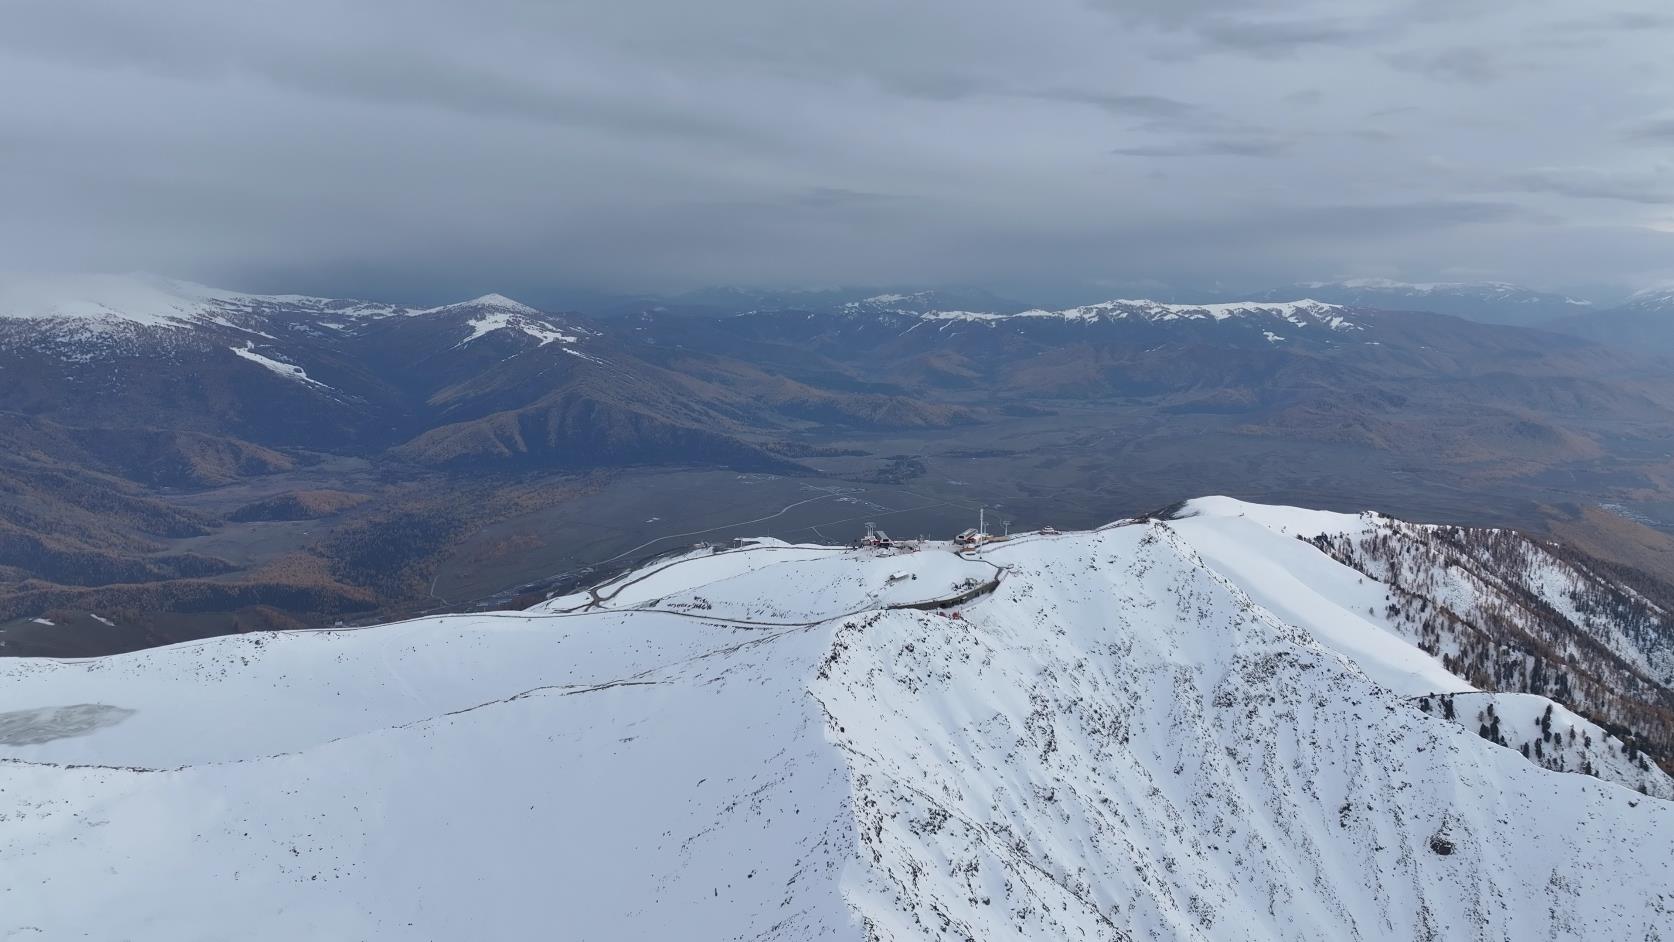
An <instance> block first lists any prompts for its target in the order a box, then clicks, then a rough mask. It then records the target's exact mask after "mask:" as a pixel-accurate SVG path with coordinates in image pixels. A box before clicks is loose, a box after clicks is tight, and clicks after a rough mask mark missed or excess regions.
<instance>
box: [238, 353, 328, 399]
mask: <svg viewBox="0 0 1674 942" xmlns="http://www.w3.org/2000/svg"><path fill="white" fill-rule="evenodd" d="M228 349H230V350H232V352H234V353H236V354H238V355H239V356H240V357H243V358H244V359H246V360H249V361H250V362H251V363H255V364H257V365H258V366H262V367H265V368H266V369H269V370H272V371H273V372H275V373H278V374H279V375H280V376H283V377H285V378H286V379H290V380H295V381H297V382H299V383H303V384H305V385H308V386H316V387H318V388H320V389H330V388H331V387H330V386H327V385H326V384H325V383H322V382H320V381H319V380H317V379H313V378H311V377H309V375H308V373H307V371H306V370H304V369H303V368H302V367H300V366H297V365H296V364H294V363H285V362H283V361H280V360H275V359H273V358H272V357H265V356H262V355H261V354H259V353H257V352H256V349H255V344H254V343H247V344H245V345H244V346H242V347H229V348H228Z"/></svg>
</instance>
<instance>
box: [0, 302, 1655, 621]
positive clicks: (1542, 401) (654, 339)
mask: <svg viewBox="0 0 1674 942" xmlns="http://www.w3.org/2000/svg"><path fill="white" fill-rule="evenodd" d="M1385 290H1387V286H1386V289H1385ZM1314 293H1316V294H1319V293H1325V292H1319V291H1316V292H1314ZM1442 295H1447V296H1452V294H1451V293H1449V292H1432V294H1431V296H1432V297H1439V296H1442ZM1385 298H1386V301H1387V300H1388V298H1387V295H1386V296H1385ZM1649 303H1650V301H1649V300H1647V301H1646V304H1647V305H1648V304H1649ZM1386 308H1387V304H1384V305H1378V306H1366V305H1358V304H1345V303H1337V302H1331V301H1328V300H1322V299H1317V298H1316V299H1311V300H1296V299H1286V300H1273V301H1266V300H1263V301H1230V302H1217V303H1205V304H1182V303H1164V302H1157V301H1150V300H1143V299H1123V300H1112V301H1106V302H1101V303H1096V304H1088V305H1082V306H1077V307H1072V308H1062V309H1051V310H1049V309H1040V308H1032V307H1029V306H1027V305H1023V304H1016V303H1011V302H1005V301H1003V300H1001V299H996V298H994V297H992V296H988V295H983V294H980V293H973V292H955V291H931V292H911V291H892V292H882V293H878V292H873V293H864V292H862V291H858V290H852V291H831V292H797V293H791V294H788V295H784V294H780V295H773V294H764V293H750V292H711V293H708V294H704V295H701V296H693V297H689V298H687V299H685V300H684V301H678V300H671V301H666V302H657V303H646V304H634V305H628V306H625V307H623V308H621V309H618V310H615V311H613V312H610V313H608V314H605V315H599V316H594V317H587V316H582V315H579V314H560V313H554V312H550V311H542V310H539V309H537V308H535V307H532V306H529V305H525V304H522V303H519V302H517V301H515V300H512V299H510V298H507V297H504V296H502V295H498V294H489V295H485V296H482V297H478V298H474V299H471V300H468V301H463V302H458V303H453V304H445V305H441V306H436V307H409V306H402V305H392V304H384V303H378V302H372V301H360V300H346V299H329V298H316V297H308V296H302V295H256V294H247V293H241V292H233V291H224V290H220V289H214V288H208V287H205V286H202V285H196V284H191V283H188V282H180V281H173V280H169V279H161V278H153V277H145V276H75V277H57V278H28V279H26V278H15V277H14V278H9V279H0V434H4V436H5V437H6V440H7V441H8V442H9V443H10V444H11V446H12V447H10V448H8V449H6V450H4V451H3V452H0V577H5V579H6V585H5V587H4V588H0V623H4V622H5V621H6V619H17V618H28V617H35V616H38V615H39V614H40V613H42V612H45V611H49V610H53V609H55V608H63V607H65V606H72V605H82V604H83V603H86V602H88V600H90V599H101V600H103V601H102V602H101V603H100V604H103V605H107V606H112V605H114V606H120V607H121V608H122V609H123V610H124V611H128V612H133V613H140V614H143V613H147V612H157V611H169V610H178V608H179V607H180V606H192V607H194V610H197V611H206V612H229V611H244V610H246V609H249V608H250V607H251V606H257V607H263V606H265V608H262V614H261V615H260V618H261V619H263V620H264V623H265V622H271V621H272V620H273V619H280V621H281V623H282V622H283V618H289V617H292V616H293V615H294V614H295V613H306V616H305V617H307V618H318V617H322V616H329V615H332V614H335V613H341V612H351V611H367V610H370V609H376V608H379V607H380V606H383V605H386V604H389V603H391V602H392V601H394V600H396V599H409V600H410V599H411V596H412V594H413V593H414V592H415V591H417V588H416V587H418V586H420V585H421V583H422V578H421V575H422V572H423V571H424V568H423V567H424V566H425V565H426V563H425V560H426V559H428V558H430V554H434V553H436V552H439V551H440V550H441V549H442V548H444V547H445V546H447V545H449V543H448V541H449V540H450V539H452V538H453V535H456V534H457V533H459V532H462V531H463V530H465V529H467V528H468V527H469V526H470V518H469V516H468V515H464V514H462V513H460V512H459V509H458V507H457V506H454V505H451V504H450V502H449V500H448V498H447V496H446V495H447V494H448V493H449V490H448V489H449V488H455V487H461V486H464V485H463V484H461V483H460V482H473V483H472V486H477V485H476V483H474V482H482V481H488V480H490V479H492V480H493V481H496V482H509V481H513V480H518V478H517V477H516V476H519V475H541V474H551V473H558V474H564V475H576V474H583V473H587V472H592V471H613V470H619V469H624V468H635V467H669V468H692V467H697V468H725V469H731V470H734V471H750V472H769V473H774V474H784V475H806V476H818V475H819V474H821V473H823V472H820V471H816V470H815V468H816V467H818V466H819V465H820V464H821V463H822V462H820V461H816V460H813V459H815V458H820V457H822V456H823V457H829V456H830V453H831V443H832V441H833V439H835V438H839V437H842V436H845V435H846V436H848V437H850V438H853V437H857V436H858V437H866V436H871V437H874V438H878V437H885V438H887V437H891V436H892V437H893V438H892V439H891V440H892V441H893V442H894V444H891V445H888V446H886V447H889V448H891V449H893V450H892V451H891V452H888V453H887V454H889V455H892V456H893V457H889V458H887V460H885V461H884V462H883V467H882V468H880V469H874V470H873V471H867V472H855V473H863V474H866V475H884V476H886V477H888V478H889V479H891V480H893V479H895V478H897V477H899V476H900V475H902V474H912V473H923V472H922V470H921V469H922V464H921V463H920V464H917V465H915V464H914V463H913V460H912V456H911V454H902V453H901V452H902V451H903V450H904V449H906V450H910V449H912V447H913V446H912V444H911V443H912V441H913V440H914V439H915V437H916V436H919V435H921V434H929V433H932V432H937V433H941V432H946V431H947V430H956V429H960V428H964V427H973V428H980V427H982V426H984V425H991V424H1003V423H1014V422H1016V421H1017V420H1019V419H1029V418H1030V417H1041V418H1043V419H1044V418H1045V417H1050V416H1053V415H1055V414H1056V413H1058V412H1060V411H1063V410H1065V409H1066V408H1067V409H1070V410H1071V411H1073V412H1075V413H1076V414H1077V415H1083V416H1086V417H1087V418H1083V419H1079V420H1070V419H1054V420H1053V421H1052V422H1051V423H1050V424H1051V426H1052V428H1054V429H1057V430H1060V431H1055V432H1054V433H1053V434H1064V435H1070V436H1074V435H1076V434H1077V433H1076V432H1075V431H1073V426H1074V425H1075V423H1076V422H1077V421H1079V422H1083V423H1092V424H1093V425H1096V426H1097V427H1098V428H1099V429H1100V431H1098V432H1097V433H1096V434H1095V433H1093V432H1090V431H1089V432H1087V433H1086V434H1087V435H1088V436H1090V437H1089V438H1088V441H1095V442H1101V441H1111V440H1114V441H1120V438H1119V437H1118V438H1116V439H1111V438H1110V436H1111V435H1113V434H1118V432H1117V431H1114V430H1138V429H1151V430H1156V429H1159V428H1161V429H1167V428H1188V427H1189V428H1194V429H1200V430H1201V432H1202V433H1203V434H1224V435H1235V436H1240V437H1244V438H1260V439H1265V440H1270V441H1274V442H1283V443H1298V446H1299V447H1300V443H1306V445H1307V447H1308V448H1312V449H1324V450H1332V451H1337V452H1340V451H1343V450H1345V449H1349V450H1366V451H1371V452H1377V453H1388V454H1400V455H1410V456H1411V460H1412V461H1414V462H1422V463H1427V464H1428V465H1429V466H1431V467H1438V466H1441V465H1442V464H1447V465H1449V466H1455V465H1456V466H1457V467H1459V468H1461V469H1485V468H1492V469H1502V470H1501V471H1499V472H1497V473H1507V469H1509V473H1515V474H1518V475H1527V476H1531V477H1535V476H1539V475H1560V474H1565V475H1572V474H1574V473H1575V468H1577V467H1592V466H1593V464H1596V463H1599V462H1604V463H1609V462H1611V461H1614V460H1615V459H1614V458H1613V456H1614V455H1616V454H1617V453H1618V452H1619V451H1621V450H1623V449H1625V450H1626V451H1627V452H1628V453H1631V454H1662V453H1664V451H1666V448H1665V447H1664V441H1665V439H1667V438H1668V437H1669V434H1670V430H1671V429H1674V376H1670V375H1669V373H1668V371H1667V370H1666V369H1665V368H1663V367H1661V366H1660V365H1659V364H1656V363H1654V362H1651V361H1648V360H1643V359H1641V358H1638V357H1635V356H1633V355H1628V354H1623V353H1621V352H1618V351H1612V350H1609V349H1606V348H1605V347H1603V346H1601V345H1599V344H1597V343H1592V342H1589V341H1587V340H1583V339H1579V338H1574V337H1566V336H1563V335H1560V334H1555V333H1547V332H1540V331H1532V330H1525V329H1516V328H1510V327H1506V326H1501V325H1495V324H1485V323H1477V322H1472V321H1468V320H1463V319H1460V318H1458V317H1453V316H1447V315H1444V314H1436V313H1426V312H1421V311H1392V310H1388V309H1386ZM1119 434H1131V432H1128V431H1123V432H1120V433H1119ZM1078 447H1080V446H1078ZM837 451H838V453H846V454H851V455H852V454H853V453H854V452H855V451H856V448H855V446H854V445H853V444H852V443H845V444H842V445H841V446H840V447H838V449H837ZM860 453H861V454H865V453H866V452H865V450H864V449H862V450H861V451H860ZM337 467H341V468H345V469H349V471H346V472H341V473H337V472H333V473H326V472H325V471H324V470H320V471H317V472H316V471H313V470H311V469H325V468H337ZM914 468H920V470H917V471H914V470H913V469H914ZM1560 469H1562V470H1560ZM346 473H347V474H350V475H351V476H358V477H356V480H358V481H360V483H358V484H354V485H350V484H347V483H345V478H344V474H346ZM1472 473H1478V472H1472ZM1613 473H1614V474H1616V476H1617V479H1621V480H1638V479H1636V478H1632V477H1631V475H1628V473H1627V472H1622V471H1616V472H1613ZM1635 473H1636V472H1635ZM426 475H432V476H434V475H441V476H444V478H445V479H446V480H445V481H442V482H439V483H437V484H435V485H434V486H431V487H428V488H422V487H410V486H408V484H407V482H412V481H416V480H419V479H424V476H426ZM1624 475H1628V476H1625V477H1624ZM292 478H295V479H297V480H298V484H297V485H296V486H295V487H294V488H293V489H292V490H286V491H279V492H276V491H275V489H274V488H273V487H271V486H265V485H264V486H263V487H261V488H256V489H254V490H251V491H249V496H248V497H247V498H245V499H243V500H241V501H240V502H238V503H235V504H233V505H231V506H226V507H223V506H222V505H221V504H220V503H218V502H211V503H213V509H206V506H209V505H208V504H206V502H205V500H203V499H200V498H197V497H190V496H189V495H192V494H198V493H201V492H203V491H205V490H206V489H207V490H210V491H214V492H216V493H221V492H228V493H241V491H240V488H243V487H245V486H246V485H248V484H250V483H251V482H258V481H263V480H271V479H286V480H289V479H292ZM867 479H868V480H872V479H875V478H867ZM482 486H490V485H482ZM502 486H503V485H502V484H501V483H495V484H493V485H492V487H493V488H502ZM504 486H506V487H509V486H510V484H505V485H504ZM1640 486H1641V487H1642V488H1646V487H1648V488H1654V485H1653V484H1642V485H1640ZM495 493H497V494H498V493H502V491H499V490H497V491H495ZM508 493H509V492H508ZM1647 493H1648V491H1647ZM518 500H521V501H525V502H526V501H527V500H528V498H527V497H520V498H518ZM217 501H219V499H217ZM421 505H422V507H423V508H424V509H423V514H424V517H423V519H422V520H419V519H417V518H415V517H413V516H412V515H413V514H415V513H418V511H417V510H415V509H414V508H415V507H420V506H421ZM519 506H524V505H519ZM403 515H406V516H403ZM314 518H320V519H330V520H334V521H339V522H345V521H362V522H366V521H370V523H367V526H372V527H373V529H372V530H369V531H367V532H364V533H360V532H358V531H357V535H355V536H354V537H353V539H352V540H351V539H350V538H349V537H347V536H342V535H341V534H339V533H338V530H337V529H333V528H329V527H322V532H324V533H327V534H330V535H328V536H322V537H318V538H317V539H321V540H326V542H325V543H319V544H317V545H298V546H296V547H293V548H294V549H295V551H296V553H299V554H300V555H293V556H291V557H288V558H287V559H288V561H287V562H286V563H285V564H284V566H283V567H282V568H278V569H276V568H274V567H275V566H277V565H278V564H277V563H273V562H271V561H269V562H262V560H263V559H267V558H268V557H265V556H262V555H261V553H267V552H269V551H267V550H262V551H261V553H256V552H254V551H250V550H247V549H245V548H244V544H243V543H241V542H240V541H238V540H236V539H233V538H232V537H230V536H229V535H228V534H229V532H231V531H233V530H236V529H237V527H238V526H240V525H244V524H248V523H250V522H260V521H265V520H274V519H314ZM334 526H335V525H334ZM380 528H382V529H380ZM298 538H299V539H300V536H299V537H298ZM229 541H231V542H230V543H229ZM332 541H335V542H332ZM273 552H278V550H274V551H273ZM393 554H406V555H405V556H404V557H403V558H405V559H407V561H408V562H407V563H406V564H404V565H407V566H408V569H403V570H402V571H403V572H404V573H406V574H405V575H403V576H402V577H401V578H400V579H394V580H390V579H385V580H384V581H383V582H381V583H379V584H378V585H373V584H372V583H371V582H368V581H367V580H368V579H374V578H376V577H377V573H379V572H384V571H388V570H390V569H391V568H392V567H391V565H390V564H389V563H388V561H389V560H390V559H391V558H393ZM262 566H266V567H267V568H266V569H261V567H262ZM257 569H261V572H262V574H261V575H260V576H259V578H258V577H256V576H252V575H251V573H252V572H254V571H256V570H257ZM251 579H255V580H256V581H255V582H251V581H250V580H251ZM84 607H89V606H88V605H84ZM285 613H290V614H285ZM281 616H283V617H281ZM134 621H135V622H141V621H143V618H141V617H138V615H136V617H135V619H134ZM171 624H174V625H175V626H176V627H178V623H171ZM217 624H223V623H221V622H218V623H217ZM170 630H174V628H171V629H170ZM136 643H137V640H136Z"/></svg>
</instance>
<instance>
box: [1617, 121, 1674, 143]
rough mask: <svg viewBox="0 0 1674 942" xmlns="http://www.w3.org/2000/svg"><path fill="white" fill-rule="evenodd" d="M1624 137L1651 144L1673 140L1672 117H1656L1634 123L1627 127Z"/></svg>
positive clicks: (1673, 126)
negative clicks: (1655, 118) (1652, 119)
mask: <svg viewBox="0 0 1674 942" xmlns="http://www.w3.org/2000/svg"><path fill="white" fill-rule="evenodd" d="M1626 137H1627V139H1628V140H1631V141H1643V142H1648V143H1653V144H1666V143H1670V142H1674V118H1658V119H1657V120H1654V121H1646V122H1644V123H1641V124H1637V125H1634V126H1633V127H1631V128H1629V129H1628V131H1627V134H1626Z"/></svg>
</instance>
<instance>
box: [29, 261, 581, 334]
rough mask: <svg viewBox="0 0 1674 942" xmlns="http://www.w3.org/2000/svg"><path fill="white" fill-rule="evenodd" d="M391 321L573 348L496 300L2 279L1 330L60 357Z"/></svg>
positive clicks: (143, 281) (138, 280)
mask: <svg viewBox="0 0 1674 942" xmlns="http://www.w3.org/2000/svg"><path fill="white" fill-rule="evenodd" d="M391 317H432V318H447V317H464V318H468V326H469V328H470V330H471V331H472V333H471V334H470V335H469V336H467V337H466V338H465V340H462V341H461V345H463V344H464V343H468V342H470V341H471V340H475V339H476V338H478V337H481V336H483V335H485V334H488V333H491V332H493V331H497V330H513V331H518V332H522V333H524V334H527V335H529V336H530V337H533V338H535V339H536V340H538V341H540V342H541V343H543V344H544V343H550V342H553V341H560V342H563V343H575V342H577V341H578V340H579V339H580V337H579V335H578V332H577V331H574V330H566V329H563V328H562V327H555V326H554V325H553V324H552V322H551V317H550V315H547V314H545V313H543V312H541V311H539V310H537V309H535V308H533V307H530V306H529V305H527V304H523V303H521V302H518V301H514V300H512V299H511V298H508V297H506V296H505V295H501V294H486V295H483V296H482V297H480V298H473V299H471V300H469V301H460V302H457V303H454V304H444V305H441V306H438V307H429V308H416V307H406V306H402V305H396V304H384V303H379V302H374V301H357V300H346V299H338V298H317V297H309V296H306V295H296V294H276V295H264V294H249V293H245V292H240V291H227V290H224V289H221V288H211V287H208V286H207V285H200V284H196V283H193V282H189V281H181V280H178V279H172V278H162V277H158V276H155V275H145V274H133V275H97V274H94V275H83V274H74V275H34V276H22V275H6V276H3V277H0V323H3V322H5V321H28V322H31V325H32V326H31V331H32V334H33V336H34V337H35V338H36V339H37V340H56V341H57V342H56V344H54V346H57V347H59V348H63V347H66V346H74V345H77V344H79V345H81V346H82V347H84V348H113V347H114V348H120V347H123V346H129V345H131V344H132V343H133V342H134V340H135V339H136V337H139V336H145V337H148V338H149V339H150V340H151V341H152V342H168V341H169V338H168V336H167V334H170V333H173V334H176V335H177V336H176V338H175V339H176V340H178V339H179V338H180V336H183V335H186V334H189V333H191V332H193V331H194V330H198V331H208V332H210V333H212V334H219V333H224V332H231V333H233V334H236V335H243V336H248V337H250V338H251V342H253V343H259V342H261V341H263V340H265V341H276V340H279V339H281V337H282V335H284V334H286V333H289V332H295V331H302V332H308V331H319V330H322V329H323V330H327V331H344V330H354V329H358V328H362V327H365V326H366V325H368V324H370V323H373V322H376V321H378V320H381V319H384V318H391ZM159 332H162V333H161V335H159Z"/></svg>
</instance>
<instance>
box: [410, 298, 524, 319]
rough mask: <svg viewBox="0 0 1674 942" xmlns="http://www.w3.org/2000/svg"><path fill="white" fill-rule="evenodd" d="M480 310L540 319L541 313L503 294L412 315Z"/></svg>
mask: <svg viewBox="0 0 1674 942" xmlns="http://www.w3.org/2000/svg"><path fill="white" fill-rule="evenodd" d="M479 308H486V309H490V310H494V311H500V312H504V313H506V314H521V315H523V316H525V317H538V316H540V313H541V312H540V311H539V310H538V309H536V308H532V307H530V306H529V305H527V304H524V303H523V302H522V301H515V300H513V299H511V298H508V297H506V296H505V295H503V294H485V295H483V296H482V297H480V298H472V299H471V300H469V301H455V302H454V303H452V304H443V305H440V306H437V307H427V308H419V309H417V310H414V311H413V312H412V313H413V314H416V315H422V314H439V313H443V312H448V311H465V310H473V309H479Z"/></svg>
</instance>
